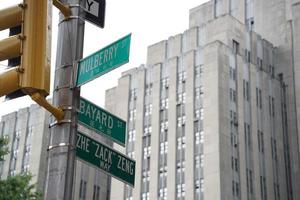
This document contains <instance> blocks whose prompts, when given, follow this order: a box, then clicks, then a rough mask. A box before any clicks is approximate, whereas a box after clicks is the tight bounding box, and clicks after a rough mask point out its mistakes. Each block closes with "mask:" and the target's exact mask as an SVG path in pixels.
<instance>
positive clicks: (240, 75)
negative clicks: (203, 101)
mask: <svg viewBox="0 0 300 200" xmlns="http://www.w3.org/2000/svg"><path fill="white" fill-rule="evenodd" d="M237 58H239V57H237ZM245 68H246V69H248V66H245V64H244V63H243V62H242V61H241V59H237V68H236V82H237V85H238V88H237V101H238V103H237V109H238V110H239V113H238V114H239V123H238V133H241V134H239V137H238V141H235V140H234V139H233V148H236V149H237V150H238V151H239V154H240V155H241V156H240V157H239V174H240V187H241V194H240V198H241V199H243V200H244V199H245V200H247V184H248V183H247V178H246V173H247V172H246V168H247V157H246V149H245V143H246V142H245V137H243V135H244V129H245V128H244V118H245V116H244V115H245V114H246V112H247V111H245V110H244V107H245V104H246V103H245V101H249V103H250V96H251V95H250V91H249V87H247V86H246V85H248V86H249V80H248V78H247V79H245V77H248V76H249V75H248V73H249V72H245ZM247 81H248V82H247ZM246 88H248V90H247V89H246ZM246 91H248V93H247V92H246ZM246 94H248V95H246ZM248 112H249V111H248ZM233 170H234V169H233Z"/></svg>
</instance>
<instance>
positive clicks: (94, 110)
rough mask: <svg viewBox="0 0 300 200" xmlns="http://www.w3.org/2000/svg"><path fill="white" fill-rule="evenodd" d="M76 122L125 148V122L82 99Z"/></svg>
mask: <svg viewBox="0 0 300 200" xmlns="http://www.w3.org/2000/svg"><path fill="white" fill-rule="evenodd" d="M78 122H79V123H80V124H82V125H85V126H87V127H89V128H91V129H93V130H94V131H96V132H97V133H101V134H103V135H104V136H106V137H109V138H110V139H112V140H113V141H115V142H117V143H118V144H120V145H122V146H124V147H125V137H126V122H125V121H124V120H122V119H120V118H118V117H116V116H115V115H113V114H111V113H109V112H107V111H106V110H104V109H102V108H100V107H98V106H96V105H95V104H93V103H91V102H90V101H88V100H86V99H84V98H82V97H80V101H79V110H78Z"/></svg>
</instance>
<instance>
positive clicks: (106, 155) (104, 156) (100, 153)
mask: <svg viewBox="0 0 300 200" xmlns="http://www.w3.org/2000/svg"><path fill="white" fill-rule="evenodd" d="M94 144H95V145H96V146H97V149H96V152H95V157H97V158H99V159H101V160H103V161H105V162H106V163H108V164H109V165H111V164H112V158H111V157H112V154H113V152H112V151H111V150H109V149H108V148H105V147H103V146H100V145H99V144H97V143H94Z"/></svg>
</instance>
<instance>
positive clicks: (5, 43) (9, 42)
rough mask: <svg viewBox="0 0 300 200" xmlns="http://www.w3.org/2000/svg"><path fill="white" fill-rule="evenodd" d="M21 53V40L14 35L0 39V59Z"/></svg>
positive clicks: (13, 56)
mask: <svg viewBox="0 0 300 200" xmlns="http://www.w3.org/2000/svg"><path fill="white" fill-rule="evenodd" d="M20 55H21V40H20V36H19V35H14V36H11V37H9V38H6V39H3V40H1V41H0V61H2V60H7V59H10V58H15V57H18V56H20Z"/></svg>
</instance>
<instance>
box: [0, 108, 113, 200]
mask: <svg viewBox="0 0 300 200" xmlns="http://www.w3.org/2000/svg"><path fill="white" fill-rule="evenodd" d="M50 122H51V117H50V114H49V112H47V111H46V110H45V109H44V108H42V107H40V106H38V105H31V106H30V107H28V108H23V109H20V110H19V111H17V112H13V113H10V114H7V115H4V116H2V118H1V121H0V136H4V137H7V138H8V139H9V144H8V148H9V151H10V153H9V154H7V155H6V156H5V157H4V160H5V161H4V162H0V178H1V179H6V178H7V177H8V176H13V175H16V174H19V173H22V172H27V171H29V172H31V174H32V175H33V178H32V183H33V184H36V186H37V190H39V191H40V192H43V189H44V187H45V180H46V170H47V162H46V160H47V148H48V144H49V138H50V137H49V134H50V131H49V124H50ZM79 130H80V131H81V132H82V133H85V134H87V135H89V136H92V137H93V138H96V139H97V140H98V141H102V142H104V143H107V142H108V141H107V140H106V139H105V138H103V137H101V136H100V135H98V134H95V133H93V132H92V131H90V130H88V129H86V128H84V127H82V126H79ZM109 181H110V179H109V178H108V176H107V175H106V174H104V173H103V172H101V171H99V170H97V169H95V168H94V167H90V166H89V164H86V163H84V162H82V161H79V160H77V161H76V175H75V183H74V200H106V199H109V184H110V182H109ZM54 197H55V195H54Z"/></svg>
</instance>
